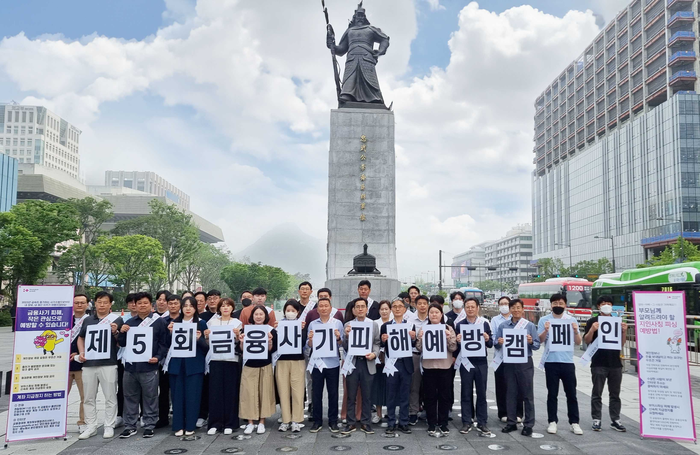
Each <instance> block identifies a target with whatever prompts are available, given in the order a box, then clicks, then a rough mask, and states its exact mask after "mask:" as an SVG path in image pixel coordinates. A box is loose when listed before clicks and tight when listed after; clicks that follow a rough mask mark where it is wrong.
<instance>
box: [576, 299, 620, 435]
mask: <svg viewBox="0 0 700 455" xmlns="http://www.w3.org/2000/svg"><path fill="white" fill-rule="evenodd" d="M596 304H597V305H598V309H599V311H600V314H601V315H602V316H610V314H611V313H612V304H613V301H612V298H611V297H610V296H607V295H601V296H600V297H599V298H598V301H597V302H596ZM626 334H627V324H626V323H624V322H623V323H622V346H624V345H625V338H626ZM596 338H598V316H593V317H592V318H590V319H589V320H588V322H586V330H585V331H584V333H583V340H584V341H585V342H586V344H591V343H593V341H595V339H596ZM591 379H592V380H593V392H592V393H591V417H592V418H593V426H592V429H593V431H600V430H601V429H602V427H601V419H602V414H603V399H602V395H603V388H604V387H605V381H607V382H608V394H609V396H610V399H609V407H608V410H609V412H610V420H611V421H612V423H611V424H610V428H612V429H613V430H615V431H627V429H626V428H625V426H624V425H622V422H620V408H621V407H622V402H621V401H620V386H621V385H622V362H621V361H620V352H618V351H612V350H609V349H598V351H597V352H596V353H595V355H594V356H593V358H592V359H591Z"/></svg>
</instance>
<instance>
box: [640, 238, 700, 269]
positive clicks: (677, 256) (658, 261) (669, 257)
mask: <svg viewBox="0 0 700 455" xmlns="http://www.w3.org/2000/svg"><path fill="white" fill-rule="evenodd" d="M681 245H682V247H681ZM692 261H700V250H698V247H697V246H696V245H695V244H693V243H691V242H689V241H687V240H685V239H683V238H681V237H680V236H679V237H678V240H677V242H676V243H673V244H671V245H668V246H667V247H666V248H664V249H663V251H662V252H661V253H659V254H657V255H656V256H654V257H652V258H650V259H648V260H647V261H646V262H644V263H643V264H638V265H637V267H640V268H643V267H653V266H657V265H671V264H676V263H680V262H692Z"/></svg>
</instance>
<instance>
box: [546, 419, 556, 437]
mask: <svg viewBox="0 0 700 455" xmlns="http://www.w3.org/2000/svg"><path fill="white" fill-rule="evenodd" d="M547 433H549V434H557V422H549V426H548V427H547Z"/></svg>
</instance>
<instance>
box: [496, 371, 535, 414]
mask: <svg viewBox="0 0 700 455" xmlns="http://www.w3.org/2000/svg"><path fill="white" fill-rule="evenodd" d="M501 368H503V369H504V373H505V375H506V383H507V384H508V395H507V400H508V406H507V407H508V424H509V425H515V424H516V423H517V420H516V418H517V415H516V414H517V407H518V396H519V395H521V396H522V397H523V402H524V404H525V416H524V417H525V418H524V419H523V426H525V427H528V428H532V427H533V426H534V425H535V394H534V390H533V388H532V387H533V384H532V381H533V379H534V376H535V367H534V365H533V364H532V357H528V359H527V363H503V364H501V367H500V368H499V370H500V369H501Z"/></svg>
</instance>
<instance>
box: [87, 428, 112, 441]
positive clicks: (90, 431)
mask: <svg viewBox="0 0 700 455" xmlns="http://www.w3.org/2000/svg"><path fill="white" fill-rule="evenodd" d="M96 434H97V428H95V427H85V431H83V432H82V433H80V436H78V439H89V438H91V437H93V436H95V435H96ZM112 436H114V435H112Z"/></svg>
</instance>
